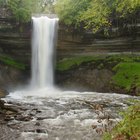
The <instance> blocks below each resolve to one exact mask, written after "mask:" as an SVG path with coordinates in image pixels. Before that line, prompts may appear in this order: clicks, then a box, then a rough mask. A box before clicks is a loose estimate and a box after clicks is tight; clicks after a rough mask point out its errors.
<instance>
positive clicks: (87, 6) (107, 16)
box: [55, 0, 140, 32]
mask: <svg viewBox="0 0 140 140" xmlns="http://www.w3.org/2000/svg"><path fill="white" fill-rule="evenodd" d="M138 11H140V0H77V1H75V0H58V1H57V3H56V5H55V12H56V13H57V14H58V16H59V18H60V20H61V21H62V22H64V23H65V24H67V25H76V26H77V25H80V26H81V25H83V26H84V27H85V28H86V29H92V30H93V31H94V32H96V31H98V30H100V29H106V28H108V27H110V26H111V25H112V23H113V20H114V19H115V20H122V21H123V20H126V19H129V18H130V17H131V16H132V17H134V16H136V13H137V12H138Z"/></svg>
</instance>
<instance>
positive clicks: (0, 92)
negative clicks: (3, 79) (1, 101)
mask: <svg viewBox="0 0 140 140" xmlns="http://www.w3.org/2000/svg"><path fill="white" fill-rule="evenodd" d="M8 94H9V93H8V91H6V90H5V89H0V98H4V97H5V96H6V95H8Z"/></svg>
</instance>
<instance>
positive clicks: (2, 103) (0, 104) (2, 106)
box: [0, 100, 5, 108]
mask: <svg viewBox="0 0 140 140" xmlns="http://www.w3.org/2000/svg"><path fill="white" fill-rule="evenodd" d="M4 103H5V101H3V100H0V108H4Z"/></svg>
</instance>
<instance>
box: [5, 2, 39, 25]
mask: <svg viewBox="0 0 140 140" xmlns="http://www.w3.org/2000/svg"><path fill="white" fill-rule="evenodd" d="M7 7H8V8H9V10H11V12H12V14H13V16H14V17H15V19H16V20H17V21H19V22H28V21H30V19H31V14H32V12H34V11H36V10H37V0H34V1H33V0H8V2H7Z"/></svg>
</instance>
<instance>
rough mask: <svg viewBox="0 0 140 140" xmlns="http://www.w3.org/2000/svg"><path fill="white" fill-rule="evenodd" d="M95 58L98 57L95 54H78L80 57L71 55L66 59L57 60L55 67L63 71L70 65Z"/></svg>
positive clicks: (73, 65)
mask: <svg viewBox="0 0 140 140" xmlns="http://www.w3.org/2000/svg"><path fill="white" fill-rule="evenodd" d="M97 59H98V58H97V57H95V56H80V57H72V58H68V59H63V60H61V61H59V62H58V64H57V68H56V69H57V70H59V71H64V70H68V69H70V68H72V67H75V66H79V65H80V64H81V63H83V62H89V61H93V60H97Z"/></svg>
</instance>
